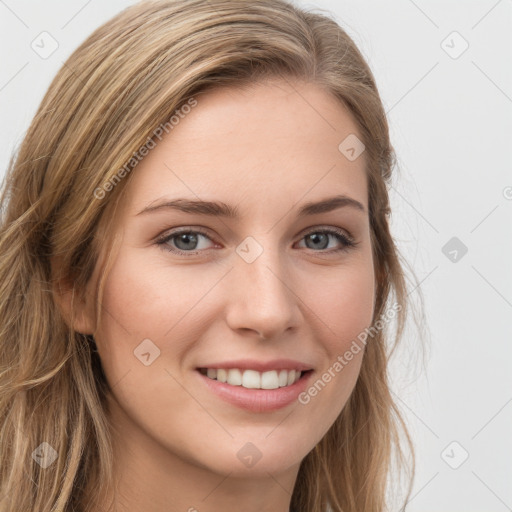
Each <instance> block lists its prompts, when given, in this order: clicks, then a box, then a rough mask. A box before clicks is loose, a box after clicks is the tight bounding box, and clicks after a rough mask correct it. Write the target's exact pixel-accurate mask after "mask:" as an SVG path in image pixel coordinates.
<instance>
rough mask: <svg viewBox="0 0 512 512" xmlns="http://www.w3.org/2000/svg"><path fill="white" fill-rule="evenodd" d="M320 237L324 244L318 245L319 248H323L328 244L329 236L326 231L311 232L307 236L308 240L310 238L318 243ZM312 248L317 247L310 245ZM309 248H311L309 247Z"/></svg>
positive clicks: (316, 247)
mask: <svg viewBox="0 0 512 512" xmlns="http://www.w3.org/2000/svg"><path fill="white" fill-rule="evenodd" d="M322 237H323V239H324V242H325V244H324V245H323V246H322V247H320V249H325V248H326V247H327V246H328V245H329V236H328V235H327V234H326V233H312V234H310V235H309V236H308V237H307V238H308V239H309V240H312V241H313V243H318V242H319V241H321V239H322ZM306 245H307V244H306ZM312 248H313V249H318V248H319V247H318V246H315V247H312ZM310 249H311V247H310Z"/></svg>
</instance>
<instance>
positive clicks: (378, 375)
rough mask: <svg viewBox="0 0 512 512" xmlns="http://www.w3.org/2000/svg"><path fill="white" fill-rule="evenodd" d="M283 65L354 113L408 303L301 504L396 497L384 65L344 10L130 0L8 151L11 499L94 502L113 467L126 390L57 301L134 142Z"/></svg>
mask: <svg viewBox="0 0 512 512" xmlns="http://www.w3.org/2000/svg"><path fill="white" fill-rule="evenodd" d="M271 77H283V78H285V79H297V80H303V81H307V82H309V83H314V84H317V85H318V86H320V87H322V88H324V89H325V90H326V91H327V92H329V93H331V94H333V95H334V96H335V97H337V98H338V99H339V101H340V102H343V103H344V104H345V105H346V106H348V108H349V109H350V111H351V112H352V114H353V116H354V118H355V120H356V122H357V124H358V128H359V130H360V133H361V135H362V137H363V142H364V144H365V146H366V158H367V163H368V165H367V178H368V190H369V197H368V204H369V217H370V228H371V239H372V247H373V253H374V261H375V275H376V279H377V295H376V298H377V299H376V305H375V317H374V321H375V320H377V319H378V318H380V317H381V315H382V314H384V313H385V311H386V308H388V307H389V305H390V304H391V301H392V300H393V301H395V302H396V303H398V304H400V305H401V306H402V307H401V309H400V311H399V312H398V316H397V322H396V329H395V330H394V331H393V336H390V333H388V332H387V330H386V329H382V330H379V331H378V332H377V333H376V334H375V335H374V336H373V338H372V339H371V340H370V341H369V342H368V344H367V347H366V351H365V355H364V358H363V362H362V367H361V372H360V376H359V378H358V380H357V383H356V386H355V389H354V391H353V393H352V395H351V396H350V398H349V400H348V402H347V404H346V406H345V407H344V409H343V411H342V412H341V414H340V416H339V417H338V418H337V420H336V421H335V423H334V424H333V425H332V427H331V428H330V430H329V431H328V433H327V434H326V435H325V436H324V438H323V439H322V440H321V441H320V442H319V443H318V445H317V446H316V447H315V448H314V449H313V450H312V451H311V452H310V453H309V454H308V455H307V456H306V457H305V458H304V460H303V461H302V463H301V466H300V470H299V474H298V478H297V482H296V485H295V488H294V491H293V496H292V500H291V507H292V509H293V510H297V511H300V512H325V510H326V509H327V507H328V506H329V507H330V508H331V510H332V511H333V512H363V511H364V512H382V511H384V510H387V508H386V498H385V493H386V486H387V481H388V479H389V474H390V466H391V464H392V460H394V456H393V454H395V455H396V457H397V459H398V463H399V465H402V467H405V462H406V461H405V457H404V453H405V452H404V450H403V448H402V447H401V444H402V443H401V439H402V434H403V435H404V436H405V437H404V438H405V440H406V442H407V443H408V452H410V453H411V454H412V455H413V448H412V444H411V441H410V438H409V435H408V434H407V430H406V428H405V424H404V422H403V420H402V418H401V416H400V413H399V410H398V408H397V406H396V404H395V402H394V400H393V397H392V394H391V391H390V386H389V382H388V360H389V355H390V352H391V349H393V348H394V347H395V346H396V344H397V343H398V341H399V340H400V338H401V337H402V334H403V330H404V323H405V319H406V312H407V310H408V308H407V301H406V284H405V278H404V271H403V266H402V265H401V261H400V260H401V259H400V256H399V253H398V251H397V248H396V246H395V244H394V241H393V239H392V236H391V234H390V230H389V225H388V215H389V200H388V191H387V188H388V184H389V180H390V178H391V172H392V168H393V166H394V163H395V156H394V151H393V148H392V146H391V144H390V139H389V133H388V124H387V120H386V115H385V112H384V109H383V106H382V102H381V99H380V96H379V93H378V91H377V87H376V84H375V80H374V77H373V75H372V72H371V71H370V69H369V67H368V65H367V63H366V62H365V59H364V58H363V57H362V55H361V53H360V52H359V50H358V49H357V47H356V46H355V44H354V42H353V41H352V40H351V38H350V37H349V36H348V35H347V33H346V32H345V31H344V30H343V29H342V28H340V26H339V25H338V24H337V23H336V22H335V21H334V20H333V19H331V18H330V17H329V16H327V15H324V14H319V13H314V12H307V11H304V10H302V9H299V8H298V7H296V6H294V5H292V4H290V3H288V2H287V1H286V0H251V1H233V0H211V1H206V0H154V1H146V2H141V3H139V4H136V5H134V6H131V7H129V8H127V9H126V10H124V11H123V12H121V13H120V14H118V15H117V16H115V17H114V18H113V19H112V20H110V21H109V22H107V23H106V24H104V25H103V26H101V27H100V28H98V29H97V30H96V31H95V32H94V33H93V34H92V35H91V36H90V37H88V39H87V40H86V41H85V42H84V43H83V44H81V46H80V47H79V48H78V49H77V50H76V51H75V52H74V53H73V54H72V55H71V57H70V58H69V59H68V60H67V62H66V63H65V65H64V66H63V67H62V68H61V69H60V71H59V72H58V74H57V75H56V77H55V79H54V80H53V82H52V84H51V85H50V87H49V90H48V92H47V93H46V95H45V97H44V99H43V101H42V103H41V105H40V107H39V109H38V111H37V114H36V115H35V118H34V119H33V121H32V123H31V125H30V127H29V129H28V131H27V133H26V136H25V138H24V140H23V142H22V144H21V146H20V147H19V150H18V152H17V154H16V155H14V156H13V158H12V159H11V162H10V165H9V169H8V173H7V175H6V180H5V183H4V187H3V190H2V207H3V208H2V220H1V226H0V252H1V254H2V259H1V263H0V290H1V291H0V325H1V332H0V365H1V368H0V415H1V422H0V425H1V432H0V460H1V467H0V500H1V501H0V512H4V511H5V512H7V511H12V510H16V511H23V512H28V511H35V510H37V511H38V512H46V511H48V512H50V511H66V512H68V511H72V510H74V511H85V510H89V508H88V504H89V503H90V501H91V494H92V493H93V492H94V493H95V494H96V493H98V492H102V491H103V490H104V489H106V487H105V486H106V485H108V483H109V482H112V481H113V478H112V462H113V460H112V445H111V437H110V431H109V428H110V425H109V422H108V419H107V415H106V410H105V404H106V402H105V397H106V395H107V393H109V391H110V390H109V387H108V385H107V383H106V380H105V376H104V374H103V371H102V368H101V361H100V360H99V357H98V354H97V352H95V351H94V345H93V344H92V343H91V341H92V340H91V337H90V336H87V335H84V334H81V333H79V332H76V331H75V330H73V328H72V327H71V326H70V322H69V321H66V319H65V318H64V317H63V314H62V313H61V311H60V310H59V308H58V306H57V302H56V300H55V295H54V294H55V289H56V286H57V283H59V282H61V280H63V279H64V280H66V282H69V283H71V284H72V286H73V293H74V296H76V297H77V298H80V297H82V296H83V294H84V289H85V285H86V283H87V282H88V281H89V279H90V277H91V274H92V271H93V269H94V268H95V266H96V265H97V264H98V261H99V260H98V257H99V254H100V249H101V248H103V247H107V249H108V250H107V253H109V251H111V249H112V244H111V240H110V236H109V235H110V232H111V231H110V228H109V219H110V218H111V217H112V212H114V211H115V208H116V205H117V204H118V201H119V198H120V197H121V192H122V190H123V188H124V186H126V184H127V183H128V181H129V180H130V177H131V176H132V171H131V169H133V168H134V166H135V165H136V161H135V160H134V154H135V153H136V152H137V150H138V149H139V148H141V147H143V146H144V145H145V144H147V143H148V142H149V141H151V140H154V139H155V135H154V134H155V129H156V128H157V127H159V126H161V125H163V124H165V123H167V122H168V121H169V119H170V118H171V116H172V115H173V114H174V113H175V112H176V111H177V110H178V109H180V108H181V107H182V106H183V105H185V104H186V103H187V102H188V101H190V99H191V98H193V97H199V95H200V94H202V93H204V92H206V91H207V90H209V89H211V88H216V87H221V86H224V85H230V86H240V87H243V86H245V85H249V84H251V83H254V82H255V81H256V80H259V79H262V78H271ZM340 142H341V141H340ZM120 169H124V170H125V172H124V173H122V174H124V177H123V178H122V179H119V174H120ZM133 172H136V170H133ZM114 182H115V186H112V187H108V191H107V192H106V193H103V192H102V197H101V198H100V197H98V193H97V191H98V189H102V190H106V188H105V186H106V185H105V184H107V183H114ZM103 196H104V197H103ZM107 240H108V241H109V243H108V244H107V245H105V244H106V241H107ZM57 260H58V264H55V261H57ZM107 261H108V258H107ZM103 270H105V269H103ZM104 276H105V272H104V273H103V277H104ZM101 282H102V281H100V285H99V286H98V289H97V290H96V293H97V299H96V300H97V304H98V321H99V316H100V314H101V306H100V305H101V291H102V288H101ZM43 442H46V443H48V445H50V446H51V447H52V448H53V449H54V450H55V452H56V459H55V462H54V463H53V464H52V465H51V466H50V467H49V468H47V469H44V468H42V467H41V465H40V464H38V463H37V460H36V459H37V456H36V457H34V456H33V453H34V450H36V449H37V448H38V447H40V446H41V443H43ZM39 449H41V448H39ZM412 461H413V462H412V464H411V475H413V474H414V456H412ZM411 481H412V477H411ZM408 492H409V494H410V485H409V489H408Z"/></svg>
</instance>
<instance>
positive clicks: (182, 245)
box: [156, 229, 356, 255]
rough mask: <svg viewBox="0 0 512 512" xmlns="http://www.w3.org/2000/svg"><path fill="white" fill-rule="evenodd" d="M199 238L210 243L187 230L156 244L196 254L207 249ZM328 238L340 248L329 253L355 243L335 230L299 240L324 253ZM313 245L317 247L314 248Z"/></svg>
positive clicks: (168, 249) (317, 231) (205, 235)
mask: <svg viewBox="0 0 512 512" xmlns="http://www.w3.org/2000/svg"><path fill="white" fill-rule="evenodd" d="M201 238H204V239H207V240H210V241H212V240H211V238H210V237H209V236H208V235H207V234H206V233H205V232H203V231H199V230H190V229H189V230H183V231H178V232H176V231H175V232H173V233H170V234H168V235H165V236H164V237H162V238H160V239H159V240H157V242H156V243H157V245H159V246H161V247H162V248H163V249H165V250H167V251H170V252H173V253H176V254H182V255H186V254H197V253H198V252H200V251H201V250H205V249H208V247H204V246H203V247H198V245H199V246H201V243H200V239H201ZM330 238H331V239H335V240H337V241H338V243H339V244H340V245H341V247H340V248H338V249H333V250H330V251H327V252H329V253H332V252H338V251H346V250H348V249H350V248H351V247H354V246H355V245H356V242H355V241H354V240H353V239H352V237H351V236H349V235H348V234H347V233H345V232H344V231H342V230H337V229H316V230H314V231H310V232H309V233H306V234H305V235H304V236H303V237H302V238H301V241H302V240H306V247H307V248H308V249H320V250H321V251H325V249H328V245H329V239H330ZM171 241H173V245H174V247H173V246H171V245H170V242H171ZM315 244H316V245H317V246H316V247H315ZM315 252H318V251H315Z"/></svg>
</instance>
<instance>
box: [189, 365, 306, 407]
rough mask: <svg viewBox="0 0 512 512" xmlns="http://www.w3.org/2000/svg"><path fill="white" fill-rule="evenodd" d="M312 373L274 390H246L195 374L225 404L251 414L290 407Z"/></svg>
mask: <svg viewBox="0 0 512 512" xmlns="http://www.w3.org/2000/svg"><path fill="white" fill-rule="evenodd" d="M312 373H313V372H312V371H308V372H307V373H305V374H304V375H302V377H301V378H300V379H299V380H298V381H297V382H295V383H294V384H292V385H291V386H284V387H282V388H276V389H248V388H244V387H243V386H231V385H230V384H226V383H224V382H219V381H218V380H214V379H210V377H207V376H206V375H203V374H202V373H200V372H199V370H197V374H198V375H199V376H200V377H201V378H202V380H203V382H204V383H205V384H206V385H207V386H208V388H209V389H210V391H213V392H214V393H215V394H216V395H217V396H219V397H220V398H222V399H223V400H225V401H226V402H229V403H230V404H232V405H235V406H237V407H240V408H242V409H246V410H248V411H251V412H270V411H276V410H278V409H282V408H284V407H286V406H288V405H290V404H291V403H293V402H294V401H295V400H297V397H298V396H299V395H300V393H302V392H303V391H304V390H305V388H306V386H307V383H308V381H309V379H310V377H311V374H312Z"/></svg>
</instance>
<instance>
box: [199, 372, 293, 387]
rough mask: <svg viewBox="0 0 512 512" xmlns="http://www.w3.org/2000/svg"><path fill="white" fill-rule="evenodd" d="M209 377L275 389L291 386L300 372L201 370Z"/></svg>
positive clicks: (236, 383)
mask: <svg viewBox="0 0 512 512" xmlns="http://www.w3.org/2000/svg"><path fill="white" fill-rule="evenodd" d="M202 373H203V374H206V376H207V377H209V378H210V379H216V380H218V381H219V382H224V383H227V384H230V385H231V386H242V387H244V388H248V389H277V388H283V387H285V386H291V385H292V384H294V383H295V382H297V381H298V380H299V379H300V377H301V375H302V373H301V372H300V371H298V370H270V371H267V372H258V371H256V370H240V369H238V368H231V369H228V370H227V369H224V368H218V369H216V368H208V369H207V370H206V371H204V370H202Z"/></svg>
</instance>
